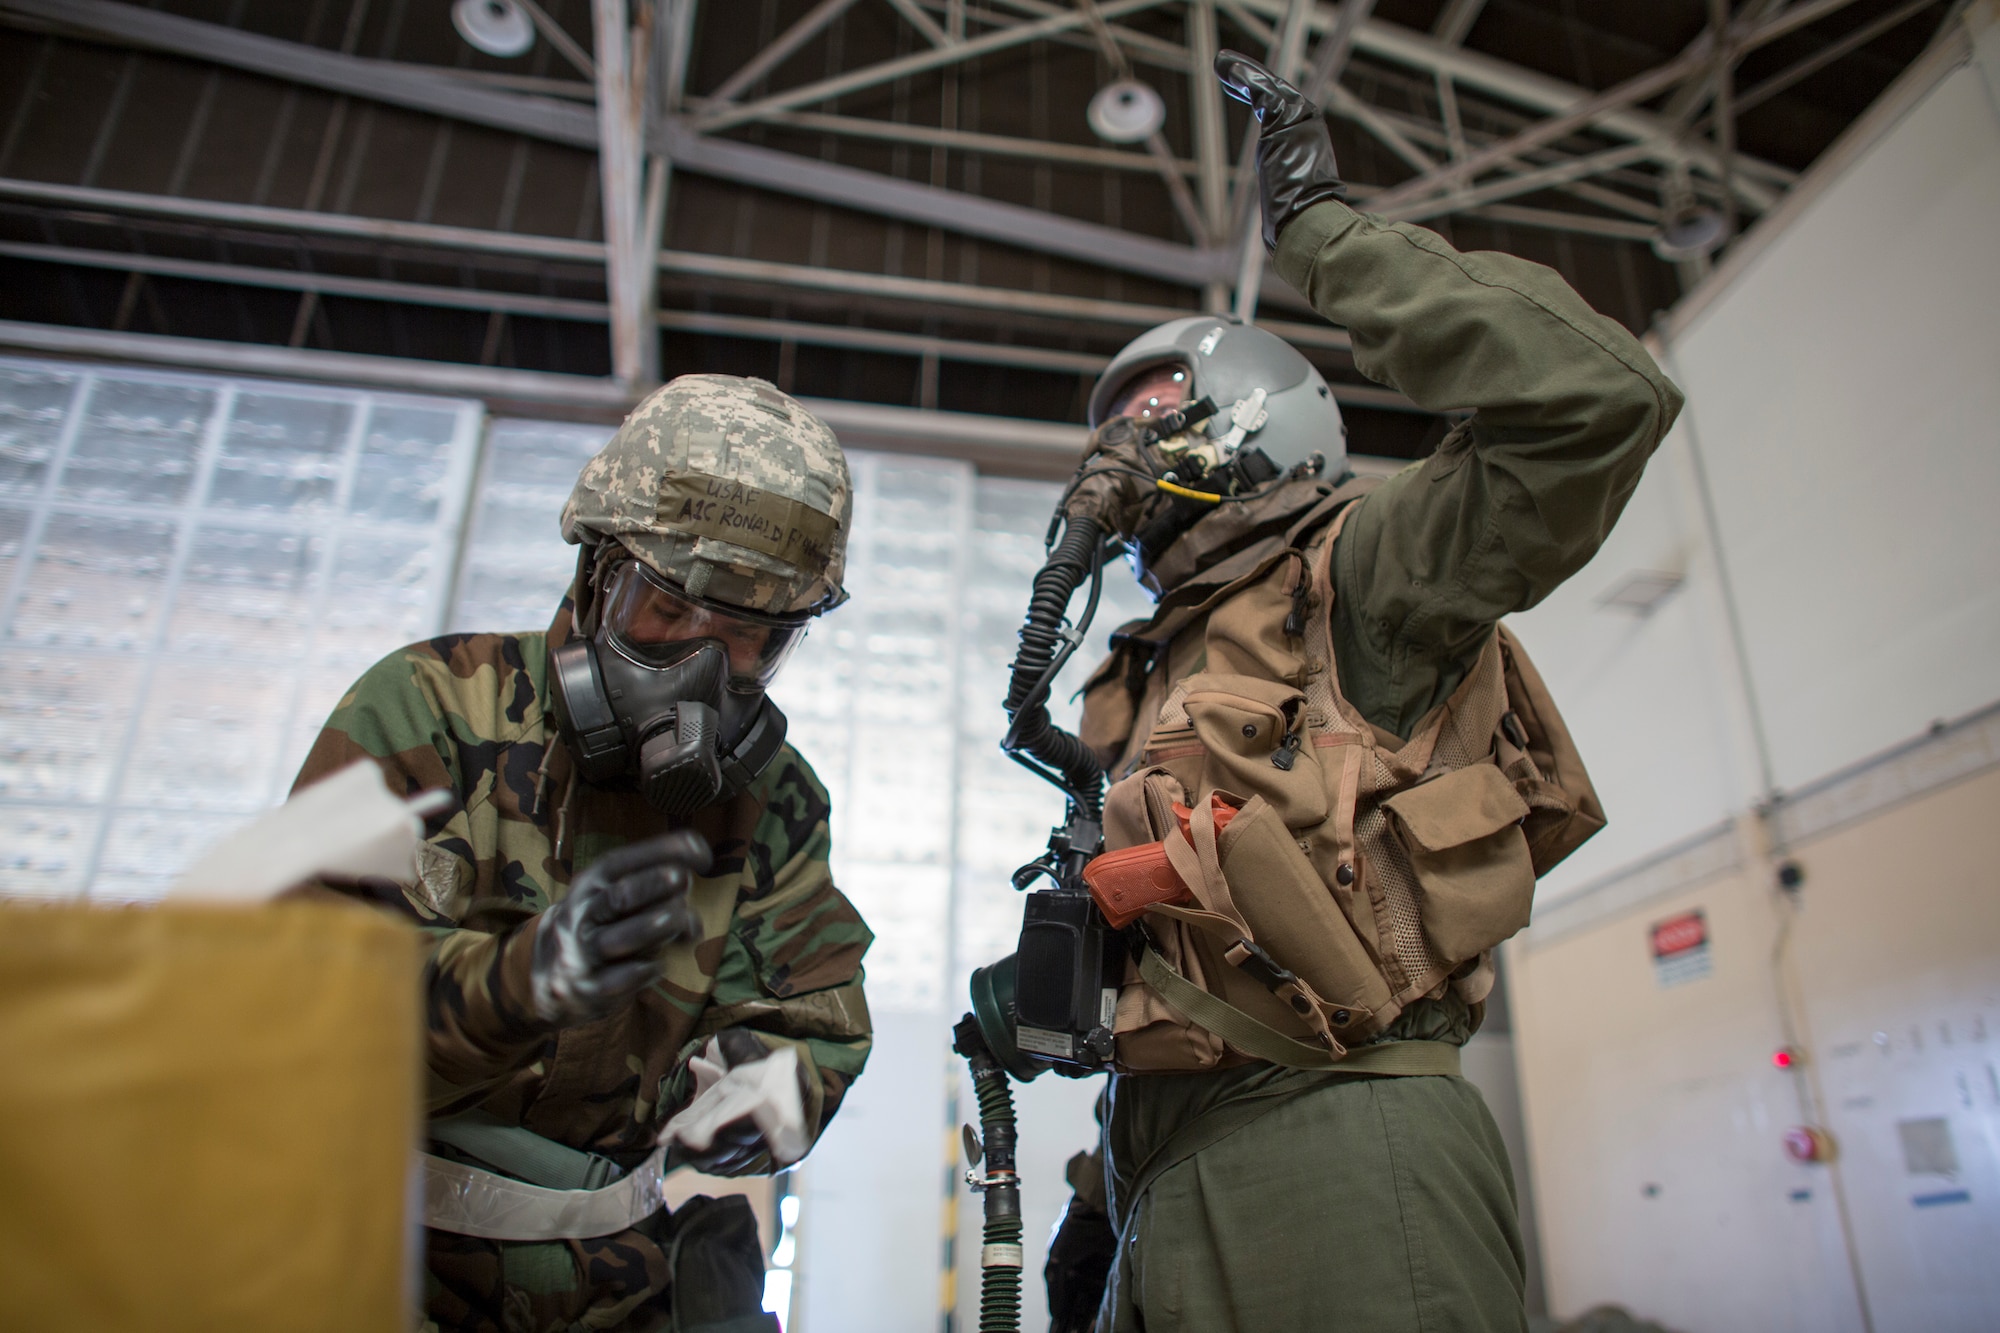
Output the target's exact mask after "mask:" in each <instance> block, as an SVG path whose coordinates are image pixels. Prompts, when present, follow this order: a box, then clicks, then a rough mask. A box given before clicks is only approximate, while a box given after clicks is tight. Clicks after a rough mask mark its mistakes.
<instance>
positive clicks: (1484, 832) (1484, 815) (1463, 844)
mask: <svg viewBox="0 0 2000 1333" xmlns="http://www.w3.org/2000/svg"><path fill="white" fill-rule="evenodd" d="M1382 804H1383V807H1384V808H1385V809H1387V810H1388V811H1389V813H1390V815H1391V816H1392V817H1393V818H1392V822H1393V824H1394V826H1395V829H1396V836H1397V840H1398V841H1399V842H1400V843H1401V844H1402V846H1403V849H1404V851H1406V852H1407V853H1408V854H1409V858H1410V869H1411V870H1412V871H1413V872H1414V873H1415V874H1416V878H1417V884H1418V887H1420V888H1421V889H1422V890H1423V898H1424V901H1423V907H1422V912H1423V923H1424V933H1425V934H1426V935H1427V936H1429V937H1430V942H1431V944H1432V946H1433V947H1434V948H1436V949H1437V951H1438V952H1439V953H1440V954H1442V955H1443V956H1444V957H1445V959H1446V960H1447V961H1449V962H1453V963H1458V962H1463V961H1464V960H1465V959H1468V958H1475V957H1477V956H1478V955H1479V954H1480V953H1482V952H1484V951H1485V950H1487V949H1490V948H1492V947H1493V946H1494V945H1496V944H1498V943H1499V942H1500V941H1502V940H1504V939H1506V938H1507V937H1508V936H1510V935H1512V934H1514V932H1516V931H1518V930H1520V929H1521V927H1523V926H1525V925H1527V924H1528V909H1529V907H1530V906H1531V905H1532V904H1533V901H1534V896H1535V868H1534V866H1533V864H1532V863H1531V862H1530V860H1529V857H1528V840H1527V838H1526V837H1524V836H1523V835H1522V832H1521V828H1520V821H1521V820H1522V819H1523V818H1525V817H1526V815H1527V813H1528V803H1527V802H1526V801H1524V800H1522V799H1521V795H1520V793H1519V792H1517V791H1515V790H1514V784H1513V783H1511V782H1509V781H1508V780H1507V778H1506V776H1505V775H1504V774H1502V773H1501V772H1500V770H1499V769H1498V768H1496V767H1494V766H1493V765H1492V764H1488V763H1479V764H1473V765H1470V766H1469V767H1466V768H1461V769H1457V770H1454V771H1453V772H1450V773H1446V774H1445V775H1444V776H1442V777H1438V778H1433V779H1432V780H1430V781H1429V782H1425V783H1420V784H1419V785H1417V786H1415V787H1411V788H1410V789H1409V790H1407V791H1401V792H1397V793H1396V794H1395V795H1394V796H1391V797H1390V798H1389V799H1388V800H1386V801H1384V802H1383V803H1382Z"/></svg>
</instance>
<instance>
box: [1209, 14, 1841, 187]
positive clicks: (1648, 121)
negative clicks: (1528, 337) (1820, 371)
mask: <svg viewBox="0 0 2000 1333" xmlns="http://www.w3.org/2000/svg"><path fill="white" fill-rule="evenodd" d="M1843 2H1844V0H1843ZM1238 3H1240V4H1241V5H1242V6H1243V7H1244V8H1246V9H1250V10H1254V11H1256V12H1258V13H1260V14H1263V15H1265V16H1267V17H1270V18H1278V17H1281V16H1282V15H1283V13H1284V11H1285V7H1286V0H1238ZM1336 18H1337V11H1336V10H1335V9H1334V8H1332V7H1331V6H1321V7H1320V8H1318V9H1317V10H1316V11H1315V14H1314V17H1313V19H1312V24H1313V26H1314V28H1315V29H1316V30H1318V31H1321V32H1324V31H1325V30H1326V29H1327V28H1329V27H1330V26H1331V25H1332V24H1333V23H1334V22H1335V20H1336ZM1354 45H1355V47H1356V49H1357V50H1359V51H1361V52H1362V53H1364V54H1366V55H1369V56H1372V57H1375V58H1377V59H1381V60H1387V61H1390V62H1392V63H1394V64H1398V65H1403V66H1405V67H1408V68H1411V69H1417V70H1422V71H1423V72H1425V73H1426V74H1433V75H1434V74H1440V73H1442V74H1445V75H1448V76H1449V77H1450V78H1453V79H1455V80H1457V81H1458V83H1459V84H1460V85H1461V86H1462V87H1466V88H1475V89H1478V90H1479V91H1481V92H1483V93H1488V94H1491V95H1492V96H1495V97H1500V98H1504V99H1506V100H1508V101H1510V102H1513V103H1516V104H1517V105H1520V106H1523V107H1527V108H1529V109H1531V110H1535V111H1541V112H1545V113H1561V112H1564V111H1567V110H1569V109H1570V108H1572V107H1574V106H1576V105H1577V104H1578V103H1579V102H1581V101H1583V100H1584V99H1586V98H1588V97H1590V96H1592V93H1591V91H1590V90H1589V89H1587V88H1579V87H1577V86H1576V85H1574V84H1570V83H1565V82H1563V81H1562V80H1560V79H1553V78H1550V77H1549V76H1548V75H1545V74H1540V73H1537V72H1536V71H1534V70H1530V69H1526V68H1523V67H1522V66H1520V65H1514V64H1509V63H1508V62H1506V61H1503V60H1497V59H1495V58H1493V57H1492V56H1487V55H1481V54H1480V53H1478V52H1476V51H1468V50H1465V49H1464V48H1462V47H1456V46H1447V45H1446V44H1444V43H1443V42H1440V41H1438V40H1436V39H1435V38H1433V37H1431V36H1429V35H1428V34H1426V33H1421V32H1417V31H1415V30H1414V29H1411V28H1405V27H1403V26H1402V25H1400V24H1396V23H1389V22H1386V21H1384V20H1382V19H1379V18H1370V19H1369V20H1368V21H1367V22H1366V23H1363V24H1361V25H1360V27H1359V28H1358V29H1356V31H1355V34H1354ZM1595 123H1596V125H1597V126H1598V127H1599V128H1602V129H1604V130H1605V131H1607V132H1609V133H1612V134H1616V135H1619V136H1621V137H1623V138H1627V139H1638V140H1643V141H1644V142H1647V143H1650V144H1652V145H1653V146H1654V149H1655V152H1654V158H1655V160H1656V161H1661V162H1676V161H1680V160H1682V159H1684V158H1685V159H1687V160H1689V161H1692V162H1693V163H1694V164H1695V165H1697V166H1699V167H1701V168H1702V169H1703V170H1704V171H1707V172H1710V173H1711V174H1713V173H1714V171H1715V170H1716V169H1717V163H1716V161H1715V157H1714V155H1713V154H1712V153H1709V152H1708V151H1707V150H1706V149H1705V148H1703V147H1701V146H1700V145H1698V144H1697V145H1693V146H1688V145H1684V144H1682V143H1680V142H1678V139H1679V135H1680V127H1678V126H1676V125H1673V124H1671V123H1670V122H1668V121H1667V120H1665V119H1664V118H1662V117H1660V116H1656V115H1653V114H1651V113H1649V112H1645V111H1640V110H1636V109H1633V108H1630V107H1626V108H1623V109H1619V110H1614V111H1610V112H1608V113H1606V114H1605V115H1603V116H1602V117H1600V118H1599V119H1598V120H1597V121H1596V122H1595ZM1738 165H1739V166H1740V167H1742V168H1743V169H1744V170H1745V172H1746V173H1749V174H1751V175H1754V176H1755V177H1756V179H1755V180H1754V181H1753V180H1747V179H1739V180H1738V181H1737V183H1736V187H1737V197H1738V198H1740V199H1743V200H1744V201H1745V202H1746V203H1749V204H1750V205H1751V206H1752V207H1755V208H1768V207H1770V205H1771V203H1772V202H1773V201H1774V200H1776V198H1777V192H1776V191H1774V190H1772V189H1770V188H1769V187H1768V186H1769V185H1778V186H1785V185H1789V184H1790V183H1791V182H1792V181H1793V180H1795V179H1796V178H1797V175H1798V173H1797V172H1794V171H1789V170H1787V169H1786V168H1784V167H1780V166H1777V165H1776V164H1774V163H1770V162H1764V161H1761V160H1759V159H1755V158H1748V157H1743V158H1739V159H1738ZM1766 183H1768V184H1766Z"/></svg>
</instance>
